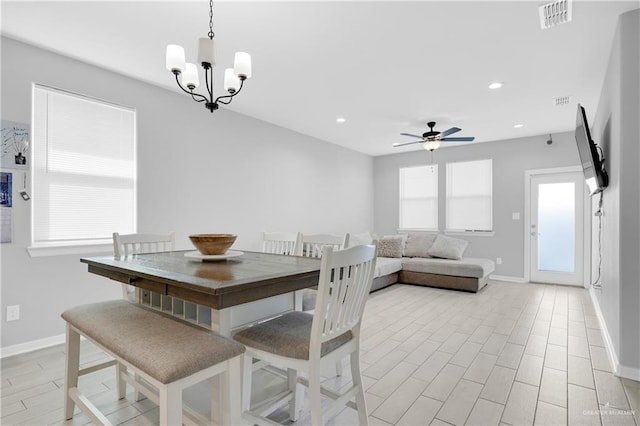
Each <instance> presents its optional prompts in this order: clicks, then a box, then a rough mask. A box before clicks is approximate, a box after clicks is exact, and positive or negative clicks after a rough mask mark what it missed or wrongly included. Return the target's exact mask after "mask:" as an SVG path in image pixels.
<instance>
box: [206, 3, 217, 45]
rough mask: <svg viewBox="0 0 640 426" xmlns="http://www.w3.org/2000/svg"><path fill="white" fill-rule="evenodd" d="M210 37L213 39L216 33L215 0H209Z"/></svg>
mask: <svg viewBox="0 0 640 426" xmlns="http://www.w3.org/2000/svg"><path fill="white" fill-rule="evenodd" d="M207 35H208V36H209V38H210V39H212V40H213V36H215V33H214V32H213V0H209V34H207Z"/></svg>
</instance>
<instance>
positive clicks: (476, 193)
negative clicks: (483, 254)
mask: <svg viewBox="0 0 640 426" xmlns="http://www.w3.org/2000/svg"><path fill="white" fill-rule="evenodd" d="M492 197H493V165H492V161H491V160H478V161H465V162H459V163H447V201H446V221H447V223H446V227H447V230H449V231H492V229H493V220H492Z"/></svg>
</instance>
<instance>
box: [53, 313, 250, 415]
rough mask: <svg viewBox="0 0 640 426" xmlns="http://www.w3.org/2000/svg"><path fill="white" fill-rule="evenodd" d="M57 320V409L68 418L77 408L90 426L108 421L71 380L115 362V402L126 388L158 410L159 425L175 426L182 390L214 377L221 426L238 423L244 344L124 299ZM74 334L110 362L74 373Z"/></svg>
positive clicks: (76, 342)
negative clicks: (62, 329)
mask: <svg viewBox="0 0 640 426" xmlns="http://www.w3.org/2000/svg"><path fill="white" fill-rule="evenodd" d="M62 318H63V319H64V320H65V321H66V322H67V342H66V364H65V367H66V369H65V370H66V371H65V409H64V410H65V418H66V419H67V420H70V419H71V418H72V417H73V411H74V406H75V405H76V404H77V405H78V406H79V407H80V409H81V410H82V411H83V412H84V413H85V414H86V415H87V416H89V418H91V420H92V421H93V422H94V423H96V424H103V425H110V424H111V423H110V422H109V420H108V419H107V418H106V417H105V416H104V415H103V414H102V413H101V412H100V411H99V410H98V409H97V407H95V405H93V404H92V403H91V402H90V401H89V399H87V398H86V397H85V396H84V395H82V393H80V391H79V390H78V377H79V376H81V375H84V374H89V373H92V372H94V371H97V370H100V369H102V368H106V367H109V366H112V365H115V366H116V372H117V383H118V386H117V387H118V398H119V399H122V398H124V397H125V394H126V384H127V383H129V384H130V385H132V386H133V387H134V388H136V389H137V390H139V391H141V392H142V393H143V394H144V395H146V396H147V397H148V398H149V399H151V400H152V401H154V402H155V403H157V404H158V405H159V406H160V424H161V425H181V424H182V419H183V417H182V416H183V404H182V390H183V389H185V388H187V387H189V386H191V385H194V384H196V383H198V382H201V381H203V380H206V379H209V378H212V377H214V376H218V375H220V379H221V380H222V386H223V389H224V391H223V395H222V398H223V399H224V400H223V402H222V407H220V409H221V413H220V414H221V419H222V423H223V424H239V423H241V422H242V420H241V416H242V414H241V407H240V401H241V390H240V386H241V380H242V379H241V365H242V364H241V362H242V359H243V354H244V351H245V348H244V346H243V345H241V344H239V343H237V342H234V341H233V340H231V339H227V338H225V337H222V336H220V335H218V334H216V333H214V332H212V331H209V330H206V329H204V328H201V327H198V326H195V325H192V324H189V323H186V322H183V321H180V320H177V319H174V318H172V317H170V316H168V315H165V314H162V313H160V312H158V311H155V310H151V309H149V308H145V307H142V306H140V305H137V304H134V303H131V302H128V301H125V300H113V301H108V302H101V303H94V304H89V305H82V306H77V307H74V308H71V309H69V310H67V311H65V312H64V313H63V314H62ZM80 336H84V337H85V338H87V339H88V340H89V341H91V342H93V343H94V344H96V345H97V346H98V347H99V348H100V349H102V350H103V351H105V352H106V353H107V354H109V355H110V356H112V357H113V358H114V360H113V361H110V362H106V363H103V364H100V365H97V366H93V367H89V368H85V369H82V370H80V368H79V367H80V365H79V364H80ZM132 373H134V374H132ZM140 379H143V380H140ZM150 385H151V386H150ZM184 414H185V416H186V417H187V418H188V419H189V420H190V421H194V422H196V423H198V422H200V421H202V419H199V418H197V417H194V416H192V415H191V414H190V411H189V410H186V411H185V413H184Z"/></svg>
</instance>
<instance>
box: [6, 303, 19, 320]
mask: <svg viewBox="0 0 640 426" xmlns="http://www.w3.org/2000/svg"><path fill="white" fill-rule="evenodd" d="M19 319H20V305H11V306H7V322H8V321H18V320H19Z"/></svg>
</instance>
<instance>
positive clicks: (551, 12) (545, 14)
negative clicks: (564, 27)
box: [538, 0, 572, 30]
mask: <svg viewBox="0 0 640 426" xmlns="http://www.w3.org/2000/svg"><path fill="white" fill-rule="evenodd" d="M571 1H572V0H558V1H554V2H551V3H547V4H544V5H542V6H540V7H539V8H538V12H539V14H540V27H542V29H543V30H545V29H547V28H551V27H555V26H556V25H560V24H566V23H567V22H571Z"/></svg>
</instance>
